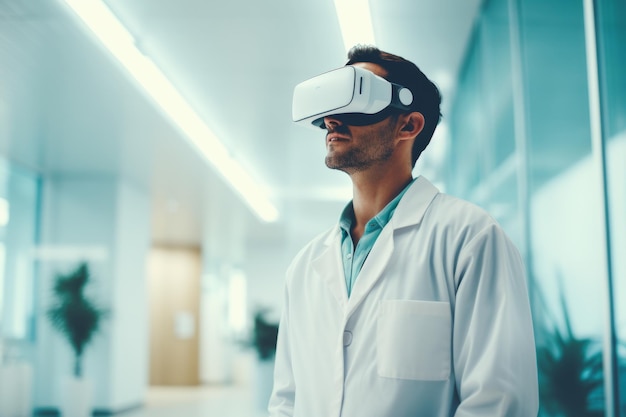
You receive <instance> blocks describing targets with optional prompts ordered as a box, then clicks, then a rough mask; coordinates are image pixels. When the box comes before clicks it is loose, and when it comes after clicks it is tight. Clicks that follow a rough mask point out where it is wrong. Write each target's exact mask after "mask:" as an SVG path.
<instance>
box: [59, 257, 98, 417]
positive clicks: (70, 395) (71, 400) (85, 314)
mask: <svg viewBox="0 0 626 417" xmlns="http://www.w3.org/2000/svg"><path fill="white" fill-rule="evenodd" d="M90 278H91V276H90V273H89V267H88V265H87V264H86V263H84V262H83V263H81V264H80V265H79V266H78V267H77V268H76V269H75V270H74V271H72V272H70V273H69V274H67V275H62V274H61V275H58V276H57V277H56V280H55V283H54V287H53V291H54V296H55V301H54V303H53V305H52V306H51V307H50V308H49V309H48V311H47V316H48V318H49V319H50V322H51V323H52V326H53V327H54V328H55V329H56V330H58V331H59V332H60V333H61V334H62V335H63V336H64V338H65V339H66V340H67V342H68V343H69V344H70V346H71V348H72V351H73V353H74V366H73V372H72V377H71V378H68V379H66V380H65V381H64V385H65V386H64V387H63V389H62V390H63V400H62V402H61V408H62V413H63V417H86V416H89V415H91V396H92V392H91V391H92V387H91V382H90V381H89V380H87V379H85V378H84V375H83V359H84V352H85V348H86V347H87V345H88V344H89V342H91V340H92V339H93V337H94V335H95V334H96V333H97V332H98V330H99V328H100V324H101V321H102V319H103V318H104V316H105V315H106V314H107V312H106V311H105V310H103V309H101V308H99V307H98V306H96V305H95V304H94V303H93V302H92V301H91V300H90V299H89V298H87V297H86V295H85V292H84V290H85V287H86V286H87V284H88V283H89V280H90Z"/></svg>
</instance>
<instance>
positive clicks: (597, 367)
mask: <svg viewBox="0 0 626 417" xmlns="http://www.w3.org/2000/svg"><path fill="white" fill-rule="evenodd" d="M561 308H562V311H563V313H562V314H563V324H562V325H561V326H559V325H556V320H552V325H551V326H546V327H545V328H544V329H542V331H543V332H544V333H543V335H542V336H543V337H542V339H543V343H542V344H541V346H538V348H537V365H538V371H539V395H540V402H541V409H542V415H543V414H544V413H547V415H550V416H562V417H599V416H603V415H604V412H603V398H602V397H603V391H602V389H603V383H604V380H603V367H602V345H601V343H600V341H597V340H594V339H591V338H579V337H577V336H575V335H574V332H573V331H572V326H571V323H570V319H569V312H568V309H567V305H566V302H565V299H564V297H563V296H562V294H561Z"/></svg>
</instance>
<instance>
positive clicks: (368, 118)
mask: <svg viewBox="0 0 626 417" xmlns="http://www.w3.org/2000/svg"><path fill="white" fill-rule="evenodd" d="M412 103H413V94H412V93H411V90H409V89H408V88H406V87H403V86H401V85H398V84H393V83H390V82H389V81H387V80H385V79H384V78H382V77H379V76H378V75H376V74H374V73H373V72H371V71H368V70H366V69H364V68H360V67H355V66H352V65H348V66H345V67H342V68H338V69H336V70H333V71H329V72H326V73H324V74H321V75H318V76H317V77H314V78H311V79H309V80H306V81H304V82H301V83H300V84H298V85H297V86H296V87H295V89H294V91H293V107H292V118H293V121H294V122H296V123H299V124H303V125H307V126H311V125H313V126H317V127H321V128H324V117H325V116H331V115H332V116H339V115H342V116H341V117H344V118H347V120H349V121H347V123H348V124H353V125H368V124H372V123H376V121H379V120H383V119H384V118H385V117H387V116H388V115H389V114H390V113H389V112H388V111H386V110H393V109H396V110H400V111H410V106H411V104H412ZM374 115H378V116H381V117H375V116H374Z"/></svg>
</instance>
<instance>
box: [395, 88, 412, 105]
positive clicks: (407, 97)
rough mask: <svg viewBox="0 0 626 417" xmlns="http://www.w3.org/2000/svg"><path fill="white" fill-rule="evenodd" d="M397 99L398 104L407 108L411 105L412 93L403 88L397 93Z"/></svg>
mask: <svg viewBox="0 0 626 417" xmlns="http://www.w3.org/2000/svg"><path fill="white" fill-rule="evenodd" d="M398 98H399V99H400V103H402V104H404V105H405V106H409V105H410V104H411V103H413V93H411V90H409V89H408V88H403V89H401V90H400V91H399V92H398Z"/></svg>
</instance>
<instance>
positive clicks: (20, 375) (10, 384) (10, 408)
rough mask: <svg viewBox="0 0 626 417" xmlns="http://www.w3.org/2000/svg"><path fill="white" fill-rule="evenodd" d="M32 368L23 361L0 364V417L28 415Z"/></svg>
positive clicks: (30, 404) (30, 402)
mask: <svg viewBox="0 0 626 417" xmlns="http://www.w3.org/2000/svg"><path fill="white" fill-rule="evenodd" d="M32 381H33V370H32V367H31V366H30V364H28V363H24V362H18V363H12V364H8V365H4V366H0V417H28V416H31V415H32V413H33V411H32Z"/></svg>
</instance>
